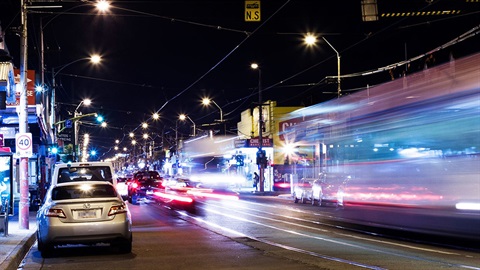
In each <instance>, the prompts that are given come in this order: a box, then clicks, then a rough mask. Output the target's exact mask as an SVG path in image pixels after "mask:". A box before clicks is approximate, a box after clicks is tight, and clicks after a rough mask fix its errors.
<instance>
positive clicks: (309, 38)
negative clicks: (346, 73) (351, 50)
mask: <svg viewBox="0 0 480 270" xmlns="http://www.w3.org/2000/svg"><path fill="white" fill-rule="evenodd" d="M321 37H322V39H323V40H324V41H325V42H326V43H327V44H328V46H330V48H332V50H333V51H335V53H336V54H337V94H338V97H339V98H340V96H341V95H342V89H341V87H340V54H339V53H338V51H337V50H336V49H335V48H334V47H333V46H332V44H330V42H328V40H327V39H326V38H325V37H324V36H321ZM304 42H305V44H307V45H308V46H313V45H315V44H316V42H317V37H316V36H314V35H312V34H307V35H306V36H305V38H304Z"/></svg>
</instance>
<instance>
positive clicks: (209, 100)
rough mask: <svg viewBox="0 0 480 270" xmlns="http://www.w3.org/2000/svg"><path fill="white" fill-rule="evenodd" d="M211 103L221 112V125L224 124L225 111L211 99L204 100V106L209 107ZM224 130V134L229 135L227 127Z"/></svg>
mask: <svg viewBox="0 0 480 270" xmlns="http://www.w3.org/2000/svg"><path fill="white" fill-rule="evenodd" d="M210 102H211V103H213V105H215V106H216V107H217V108H218V109H219V110H220V123H221V124H223V111H222V108H221V107H220V106H218V104H217V103H216V102H215V101H214V100H212V99H209V98H204V99H202V103H203V105H209V104H210ZM223 129H224V132H225V133H227V131H226V128H225V126H224V128H223Z"/></svg>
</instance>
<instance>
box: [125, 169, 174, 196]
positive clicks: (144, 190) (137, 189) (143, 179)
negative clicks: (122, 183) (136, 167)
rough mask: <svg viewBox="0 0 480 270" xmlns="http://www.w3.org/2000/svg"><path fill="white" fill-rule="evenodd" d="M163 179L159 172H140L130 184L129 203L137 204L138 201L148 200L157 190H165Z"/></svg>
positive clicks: (128, 187)
mask: <svg viewBox="0 0 480 270" xmlns="http://www.w3.org/2000/svg"><path fill="white" fill-rule="evenodd" d="M164 188H165V187H164V185H163V177H161V176H160V174H159V173H158V172H157V171H139V172H136V173H135V174H134V175H133V179H132V181H131V182H130V183H129V184H128V186H127V189H128V192H127V193H128V194H127V197H128V202H130V203H133V204H135V203H137V200H138V199H143V198H148V197H149V196H151V195H153V193H154V192H155V191H156V190H157V189H164Z"/></svg>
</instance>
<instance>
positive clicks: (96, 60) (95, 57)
mask: <svg viewBox="0 0 480 270" xmlns="http://www.w3.org/2000/svg"><path fill="white" fill-rule="evenodd" d="M84 60H89V61H90V62H91V63H93V64H98V63H100V61H101V60H102V58H101V57H100V55H97V54H94V55H92V56H90V57H85V58H79V59H77V60H74V61H72V62H70V63H67V64H65V65H62V66H60V67H59V69H58V70H55V68H54V67H53V68H52V99H51V105H50V109H51V115H50V119H51V123H52V124H53V123H55V88H56V85H55V77H57V75H58V74H59V73H60V71H62V70H64V69H65V68H66V67H68V66H70V65H72V64H74V63H77V62H80V61H84Z"/></svg>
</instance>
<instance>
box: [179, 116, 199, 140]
mask: <svg viewBox="0 0 480 270" xmlns="http://www.w3.org/2000/svg"><path fill="white" fill-rule="evenodd" d="M185 119H188V120H190V122H192V125H193V137H195V136H196V127H195V122H193V120H192V118H190V117H189V116H188V115H185V114H181V115H180V120H182V121H184V120H185Z"/></svg>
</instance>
